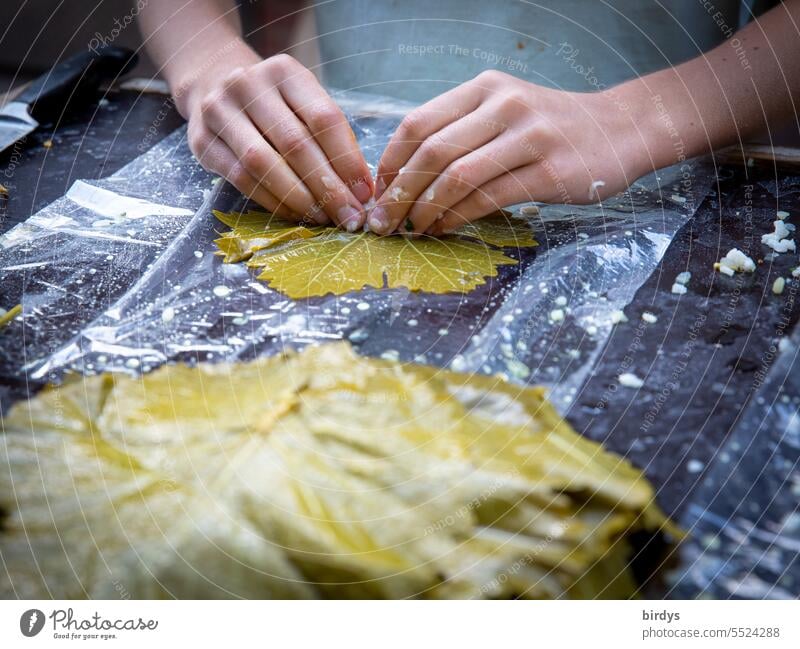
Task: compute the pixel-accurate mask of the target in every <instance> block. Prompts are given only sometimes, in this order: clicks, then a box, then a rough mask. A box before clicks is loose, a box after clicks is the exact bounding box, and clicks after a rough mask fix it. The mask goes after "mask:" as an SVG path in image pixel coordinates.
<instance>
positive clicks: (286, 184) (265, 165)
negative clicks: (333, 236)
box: [203, 99, 328, 223]
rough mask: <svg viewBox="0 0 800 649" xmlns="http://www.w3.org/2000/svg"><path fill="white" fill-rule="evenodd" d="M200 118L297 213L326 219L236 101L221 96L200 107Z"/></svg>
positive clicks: (260, 181) (257, 178)
mask: <svg viewBox="0 0 800 649" xmlns="http://www.w3.org/2000/svg"><path fill="white" fill-rule="evenodd" d="M203 108H204V110H203V119H204V121H205V124H206V125H207V126H208V128H209V129H210V130H211V131H212V132H213V133H215V134H216V135H218V136H219V137H220V138H221V139H222V140H224V142H225V143H226V145H227V146H228V147H229V148H230V150H231V151H232V152H233V154H234V155H235V156H236V158H237V159H238V160H239V162H240V163H241V166H242V167H243V168H244V169H245V170H246V171H247V172H248V174H249V175H250V176H251V177H252V178H253V179H255V181H256V182H257V184H258V185H261V186H263V189H264V190H266V191H268V192H269V193H270V194H272V195H273V196H276V197H278V198H279V200H280V202H281V203H283V204H285V205H286V206H287V208H288V209H289V210H291V211H293V212H295V213H297V214H304V215H307V216H309V218H311V219H312V220H314V221H315V222H317V223H322V222H328V219H327V217H326V216H325V215H324V214H323V213H322V212H321V211H320V210H318V209H316V207H315V202H316V201H315V199H314V196H312V194H311V192H310V191H309V189H308V188H307V187H306V186H305V185H303V183H302V182H301V181H300V179H299V178H298V177H297V176H296V175H295V173H294V172H293V171H292V169H291V168H290V167H289V165H288V164H287V163H286V161H285V160H283V158H282V157H281V156H280V155H278V153H277V152H276V151H275V149H273V148H272V146H270V144H269V143H268V142H267V141H266V140H265V139H264V137H263V135H261V133H260V132H259V131H258V129H257V128H256V127H255V126H254V125H253V123H252V122H251V121H250V119H249V117H248V116H247V114H246V113H243V112H240V109H239V108H238V106H236V105H235V104H232V103H230V102H228V101H227V100H225V99H222V100H220V101H218V102H215V103H213V104H210V105H208V106H204V107H203Z"/></svg>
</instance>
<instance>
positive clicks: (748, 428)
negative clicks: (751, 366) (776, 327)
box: [670, 329, 800, 599]
mask: <svg viewBox="0 0 800 649" xmlns="http://www.w3.org/2000/svg"><path fill="white" fill-rule="evenodd" d="M798 352H800V329H795V331H794V333H793V334H792V336H791V338H789V337H787V338H784V339H782V343H781V344H780V345H779V346H775V347H773V348H771V349H770V351H769V352H768V353H769V354H773V355H777V359H776V360H775V363H774V365H773V366H772V368H771V369H770V371H769V373H768V374H767V375H766V376H765V377H762V378H763V383H762V384H761V385H760V387H759V388H758V390H757V391H756V392H755V394H754V397H753V398H752V399H751V401H750V405H749V406H748V407H747V408H746V409H745V410H744V412H743V413H742V416H741V417H740V419H739V422H738V423H737V425H736V427H735V428H734V429H733V431H732V432H731V433H730V435H729V436H728V439H727V440H726V441H725V444H724V445H723V446H722V448H720V450H719V452H718V454H717V457H716V459H715V462H714V464H713V466H712V467H711V468H710V469H709V472H708V473H707V474H706V476H705V478H704V479H703V482H702V484H701V485H700V486H699V488H698V489H697V491H696V492H695V494H694V496H693V498H692V504H691V505H690V506H689V507H688V509H687V511H686V514H685V516H684V517H683V520H682V521H681V524H682V526H683V527H684V528H685V529H689V530H691V531H692V537H691V539H690V540H689V541H688V542H686V543H684V545H683V549H682V561H681V565H682V568H681V570H680V571H679V572H678V573H677V574H676V575H674V580H675V582H676V583H675V585H674V587H673V588H672V590H671V592H670V594H671V595H673V596H677V597H696V596H698V595H699V596H701V597H712V598H717V599H727V598H744V599H763V598H773V599H794V598H795V597H796V596H797V593H798V591H800V511H798V502H800V372H798V371H797V369H798V368H799V367H800V359H799V358H798Z"/></svg>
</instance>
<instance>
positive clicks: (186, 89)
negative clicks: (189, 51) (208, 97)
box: [167, 35, 261, 119]
mask: <svg viewBox="0 0 800 649" xmlns="http://www.w3.org/2000/svg"><path fill="white" fill-rule="evenodd" d="M192 58H193V59H194V60H193V62H192V65H185V66H181V67H178V68H176V69H175V70H172V71H170V72H169V73H168V74H167V81H168V83H169V86H170V91H171V92H172V98H173V99H174V100H175V105H176V106H177V108H178V111H179V112H180V114H181V115H183V117H185V118H186V119H189V117H190V115H191V113H192V110H193V107H194V106H195V105H196V104H197V103H198V101H199V100H200V99H201V98H202V96H203V95H204V94H205V91H206V90H207V89H208V88H209V87H210V86H211V85H213V83H214V82H215V81H216V80H218V79H220V78H221V77H224V76H225V74H226V73H227V72H229V71H231V70H234V69H236V68H241V67H248V66H250V65H254V64H256V63H258V62H260V61H261V57H260V56H259V55H258V54H257V53H256V52H255V51H254V50H253V49H252V48H251V47H250V46H249V45H247V43H245V42H244V41H243V40H242V38H241V37H240V36H238V35H234V36H231V37H230V38H229V39H228V40H226V41H223V44H222V45H221V46H218V47H215V48H211V49H209V50H207V51H204V52H200V53H195V54H194V55H193V57H192Z"/></svg>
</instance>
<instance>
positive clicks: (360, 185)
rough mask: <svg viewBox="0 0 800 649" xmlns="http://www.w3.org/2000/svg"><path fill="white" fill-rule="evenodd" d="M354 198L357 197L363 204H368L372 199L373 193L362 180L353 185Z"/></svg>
mask: <svg viewBox="0 0 800 649" xmlns="http://www.w3.org/2000/svg"><path fill="white" fill-rule="evenodd" d="M352 190H353V196H355V197H356V198H357V199H358V200H359V201H361V202H362V203H366V202H367V201H368V200H369V199H370V198H372V191H371V190H370V188H369V185H368V184H367V183H366V182H364V181H363V180H361V179H360V178H359V179H358V180H357V181H356V182H355V183H354V184H353V187H352Z"/></svg>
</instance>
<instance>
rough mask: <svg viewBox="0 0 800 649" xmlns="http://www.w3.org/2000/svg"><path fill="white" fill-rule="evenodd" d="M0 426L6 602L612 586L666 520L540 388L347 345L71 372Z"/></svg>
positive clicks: (667, 527) (648, 492)
mask: <svg viewBox="0 0 800 649" xmlns="http://www.w3.org/2000/svg"><path fill="white" fill-rule="evenodd" d="M2 428H3V434H2V435H1V436H0V465H1V466H2V469H0V511H2V516H3V518H2V524H1V525H0V555H1V556H2V561H3V569H2V570H0V596H2V597H23V598H32V599H39V598H49V597H55V598H80V597H93V598H115V597H119V592H120V588H123V589H124V592H125V593H126V594H127V595H128V596H130V597H134V598H163V597H179V598H224V597H248V598H311V597H363V598H373V597H381V598H406V597H419V598H509V597H527V598H557V597H570V598H594V597H615V598H620V597H622V598H626V597H631V596H635V595H636V594H637V588H638V585H637V582H636V580H635V579H634V576H633V571H632V569H631V567H630V566H631V564H632V562H634V560H635V557H636V555H637V553H638V551H637V550H636V549H635V547H634V545H635V544H634V541H633V539H634V538H635V539H637V543H640V542H641V539H642V538H644V539H646V540H645V541H644V543H645V544H646V545H650V546H652V544H654V543H656V542H657V541H658V542H663V541H664V540H667V541H668V542H667V543H665V544H664V545H663V547H664V548H665V549H669V547H670V544H669V542H670V539H671V540H675V539H677V537H678V536H679V534H680V532H679V531H677V530H676V529H675V528H674V526H673V525H672V524H671V523H670V522H669V521H668V520H667V519H666V518H665V516H664V515H663V514H662V513H661V512H660V511H659V509H658V507H657V506H656V505H655V504H654V493H653V489H652V487H651V486H650V484H649V483H648V482H647V481H646V480H645V479H644V477H643V476H642V474H641V473H640V471H638V470H637V469H635V468H634V467H632V466H631V465H630V464H629V463H628V462H627V461H626V460H625V459H624V458H621V457H618V456H615V455H613V454H611V453H608V452H606V451H605V450H604V449H603V448H602V447H601V446H600V445H598V444H596V443H593V442H591V441H588V440H586V439H584V438H582V437H581V436H579V435H577V434H576V433H575V432H574V431H573V430H571V428H570V427H569V426H568V424H567V423H566V422H564V421H563V420H562V419H561V418H560V417H559V416H558V415H557V413H556V412H555V411H554V409H553V408H552V406H551V405H550V404H549V402H548V401H547V399H546V397H545V394H544V391H543V390H542V389H540V388H532V387H522V386H518V385H513V384H509V383H507V382H504V381H503V380H501V379H500V378H497V377H488V376H471V375H467V374H460V373H455V372H450V371H445V370H442V369H439V368H433V367H426V366H420V365H413V364H402V363H398V362H394V361H386V360H378V359H369V358H365V357H361V356H359V355H357V354H355V353H354V352H353V351H352V349H351V348H350V347H349V346H348V345H346V344H344V343H341V344H339V343H337V344H330V345H323V346H320V347H309V348H306V349H305V350H304V351H303V352H301V353H285V354H282V355H278V356H274V357H270V358H263V359H259V360H256V361H253V362H250V363H237V364H230V365H225V364H218V365H210V364H201V365H198V366H195V367H189V366H185V365H168V366H164V367H161V368H160V369H157V370H155V371H153V372H151V373H149V374H147V375H144V376H141V377H127V376H122V375H112V374H103V375H97V376H88V377H76V378H73V379H72V380H70V381H67V382H65V383H63V384H61V385H59V386H52V387H50V388H48V389H46V390H44V391H43V392H41V393H39V394H38V395H37V396H35V397H33V398H31V399H30V400H28V401H23V402H20V403H17V404H16V405H15V406H13V407H12V409H11V410H10V411H9V412H8V414H7V416H6V417H5V418H4V419H3V420H2Z"/></svg>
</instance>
